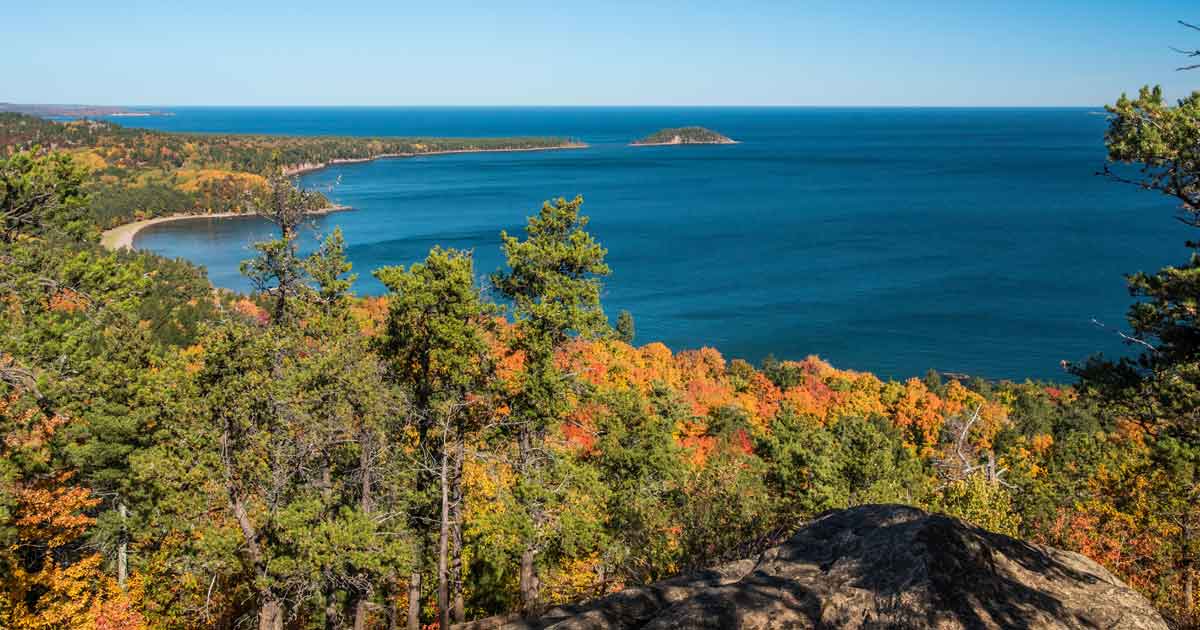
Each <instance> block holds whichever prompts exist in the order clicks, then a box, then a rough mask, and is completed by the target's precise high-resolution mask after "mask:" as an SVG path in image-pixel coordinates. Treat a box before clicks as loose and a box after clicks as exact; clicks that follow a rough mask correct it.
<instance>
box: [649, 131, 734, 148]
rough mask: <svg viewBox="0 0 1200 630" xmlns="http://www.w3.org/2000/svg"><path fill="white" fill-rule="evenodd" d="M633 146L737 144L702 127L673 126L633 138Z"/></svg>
mask: <svg viewBox="0 0 1200 630" xmlns="http://www.w3.org/2000/svg"><path fill="white" fill-rule="evenodd" d="M630 144H631V145H633V146H657V145H669V144H737V141H736V140H733V139H732V138H728V137H726V136H723V135H721V134H719V133H717V132H715V131H712V130H711V129H705V128H704V127H673V128H669V129H661V130H659V131H656V132H654V133H652V134H650V135H648V136H646V137H645V138H641V139H640V140H634V141H633V142H632V143H630Z"/></svg>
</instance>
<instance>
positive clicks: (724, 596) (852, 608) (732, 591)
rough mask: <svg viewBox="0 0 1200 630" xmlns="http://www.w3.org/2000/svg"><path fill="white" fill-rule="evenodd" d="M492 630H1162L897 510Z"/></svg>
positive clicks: (993, 540)
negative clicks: (738, 629) (1013, 629)
mask: <svg viewBox="0 0 1200 630" xmlns="http://www.w3.org/2000/svg"><path fill="white" fill-rule="evenodd" d="M472 626H474V627H475V628H484V627H488V624H466V625H465V626H464V627H472ZM491 627H502V628H507V629H509V630H518V629H533V628H537V629H543V628H553V629H554V630H583V629H587V630H600V629H617V628H620V629H633V628H637V629H644V630H666V629H668V628H743V629H759V628H763V629H765V628H942V629H958V628H1139V629H1154V630H1166V629H1167V625H1166V623H1165V622H1164V621H1163V619H1162V617H1161V616H1160V615H1159V614H1158V613H1157V612H1156V611H1155V610H1154V608H1153V607H1152V606H1151V605H1150V603H1149V602H1148V601H1146V599H1145V598H1143V597H1142V596H1141V595H1139V594H1138V593H1137V592H1135V591H1134V590H1132V589H1131V588H1129V587H1128V586H1126V585H1125V584H1123V583H1122V582H1121V581H1120V580H1118V579H1117V578H1115V577H1113V576H1112V574H1110V573H1109V572H1108V571H1106V570H1105V569H1104V568H1103V567H1101V566H1100V565H1098V564H1096V563H1095V562H1093V561H1091V560H1089V559H1087V558H1085V557H1083V556H1081V555H1079V554H1076V553H1071V552H1067V551H1060V550H1058V549H1053V548H1050V547H1044V546H1039V545H1034V544H1030V543H1026V542H1022V541H1020V540H1016V539H1013V538H1009V537H1007V536H1003V535H1000V534H995V533H991V532H988V531H985V530H982V529H979V528H977V527H973V526H971V525H968V524H966V523H964V522H962V521H959V520H957V519H954V518H950V517H946V516H940V515H931V514H927V513H925V512H923V511H921V510H917V509H914V508H910V507H904V506H898V505H869V506H862V507H857V508H852V509H848V510H840V511H837V512H832V513H829V514H826V515H824V516H822V517H820V518H817V519H816V520H814V521H813V522H811V523H809V524H808V525H806V526H805V527H803V528H802V529H801V530H800V531H799V532H797V533H796V534H795V535H794V536H792V537H791V538H790V539H788V540H787V541H786V542H785V543H783V544H781V545H779V546H778V547H774V548H772V549H769V550H767V551H766V552H764V553H763V554H761V555H760V556H758V557H757V558H752V559H746V560H740V561H737V562H732V563H729V564H725V565H722V566H719V567H716V568H713V569H711V570H708V571H704V572H702V573H699V574H696V575H690V576H685V577H680V578H675V579H671V580H667V581H664V582H659V583H657V584H653V585H650V586H645V587H638V588H630V589H626V590H624V591H621V592H619V593H615V594H613V595H609V596H607V597H604V598H601V599H598V600H596V601H593V602H588V603H584V604H579V605H573V606H562V607H558V608H555V609H552V610H550V611H548V612H547V614H546V615H545V616H543V617H542V618H540V619H538V620H536V621H523V620H511V619H506V620H503V621H501V620H494V621H493V622H492V624H491Z"/></svg>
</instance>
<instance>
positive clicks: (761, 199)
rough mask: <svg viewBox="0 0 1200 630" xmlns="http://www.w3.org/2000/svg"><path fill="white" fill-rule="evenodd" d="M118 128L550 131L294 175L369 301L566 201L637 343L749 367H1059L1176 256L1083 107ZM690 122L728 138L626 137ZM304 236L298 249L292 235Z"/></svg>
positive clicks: (371, 111) (453, 113) (245, 226)
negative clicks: (465, 151) (630, 320)
mask: <svg viewBox="0 0 1200 630" xmlns="http://www.w3.org/2000/svg"><path fill="white" fill-rule="evenodd" d="M173 111H176V112H177V115H176V116H174V117H169V118H145V119H129V118H126V119H121V120H120V121H119V122H121V123H122V124H131V125H138V126H146V127H154V128H160V129H167V130H179V131H210V132H253V133H281V134H345V135H439V136H503V135H564V136H571V137H574V138H578V139H581V140H583V141H586V142H587V143H589V144H590V145H591V147H590V148H588V149H583V150H573V151H552V152H544V153H508V154H474V155H447V156H434V157H425V158H413V159H396V160H380V161H376V162H372V163H366V164H355V165H346V166H341V167H337V168H331V169H327V170H324V171H320V172H317V173H312V174H309V175H306V176H304V177H303V178H302V184H303V185H304V186H306V187H313V188H319V189H321V190H326V189H327V187H328V186H330V185H331V184H333V183H334V182H335V181H337V180H338V179H339V178H340V182H341V183H340V185H337V186H336V187H335V188H334V189H333V191H332V192H331V193H329V196H330V197H332V198H333V199H334V200H336V201H337V202H339V203H343V204H347V205H350V206H352V207H354V208H355V210H354V211H352V212H345V213H339V214H334V215H329V216H325V217H321V218H319V219H316V220H315V222H314V223H315V227H314V230H315V232H316V233H328V232H329V231H330V230H332V229H333V227H334V226H341V228H342V230H343V232H344V233H345V237H346V241H347V244H348V253H349V257H350V259H351V261H352V262H353V263H354V268H355V271H356V272H357V273H358V274H359V279H358V282H357V283H356V285H355V286H356V290H357V291H358V292H360V293H365V294H374V293H378V292H380V291H381V290H382V287H381V286H380V285H379V284H378V282H376V281H375V280H374V278H372V277H371V275H370V271H371V270H372V269H374V268H376V267H380V266H383V265H392V264H409V263H412V262H414V261H417V260H420V259H422V258H423V257H424V255H425V253H426V252H427V251H428V250H429V248H430V247H431V246H433V245H435V244H440V245H443V246H446V247H458V248H469V249H473V250H474V251H475V256H476V263H477V269H478V272H479V273H480V275H481V276H482V275H484V274H487V273H489V272H491V271H494V270H495V269H497V268H499V267H500V266H501V264H502V257H501V255H500V250H499V232H500V230H501V229H507V230H509V231H510V232H513V231H519V230H520V229H521V227H522V225H523V223H524V219H525V217H526V216H528V215H530V214H532V213H533V212H535V211H536V210H537V208H538V207H539V206H540V204H541V202H542V201H543V200H545V199H549V198H552V197H558V196H567V197H571V196H574V195H575V194H582V195H583V196H584V198H585V203H584V211H585V213H586V214H587V215H589V216H590V217H591V224H590V226H589V229H590V230H591V231H592V232H593V233H594V234H595V235H596V237H597V238H598V239H599V240H600V241H601V242H602V243H603V244H604V245H605V246H606V247H607V248H608V251H609V257H608V260H609V262H610V264H611V266H612V268H613V275H612V276H611V277H610V278H609V279H608V280H607V282H606V285H605V286H606V289H605V292H604V303H605V308H606V310H607V312H608V313H609V315H610V317H612V318H613V319H614V320H615V317H616V313H617V312H618V311H619V310H620V309H628V310H629V311H631V312H632V313H633V314H634V317H635V320H636V324H637V341H638V343H645V342H650V341H662V342H664V343H666V344H667V345H668V346H670V347H672V348H673V349H684V348H695V347H700V346H713V347H716V348H718V349H719V350H721V351H722V352H723V353H724V354H725V355H726V356H727V357H742V358H746V359H749V360H751V361H756V362H757V361H758V360H761V359H762V358H763V357H764V356H766V355H767V354H768V353H773V354H774V355H776V356H777V357H780V358H802V357H804V356H806V355H809V354H819V355H821V356H822V357H824V358H826V359H828V360H829V361H831V362H832V363H834V365H836V366H838V367H844V368H852V369H859V370H870V371H874V372H876V373H878V374H880V375H883V376H889V377H905V376H912V375H919V374H922V373H923V372H924V371H925V370H927V369H929V368H935V369H938V370H943V371H953V372H965V373H969V374H975V375H980V376H985V377H991V378H1025V377H1033V378H1051V379H1064V378H1066V376H1065V374H1064V373H1063V372H1062V369H1061V368H1060V367H1059V363H1060V361H1062V360H1064V359H1066V360H1078V359H1082V358H1084V357H1086V356H1087V355H1089V354H1091V353H1094V352H1097V351H1104V352H1105V353H1107V354H1114V353H1120V352H1122V351H1123V349H1124V346H1123V345H1122V344H1121V343H1120V342H1119V340H1118V339H1117V337H1116V335H1115V333H1114V332H1113V331H1112V330H1104V329H1101V328H1099V327H1098V326H1097V325H1096V324H1095V323H1093V320H1094V319H1095V320H1099V321H1101V322H1104V323H1105V324H1107V325H1109V326H1110V327H1112V326H1119V325H1121V324H1122V323H1123V315H1124V312H1125V309H1126V307H1127V306H1128V304H1129V302H1130V298H1129V296H1128V294H1127V293H1126V291H1125V289H1124V281H1123V278H1122V275H1123V274H1125V273H1128V272H1132V271H1137V270H1152V269H1157V268H1158V267H1160V266H1162V265H1164V264H1168V263H1179V262H1182V261H1184V260H1185V257H1186V255H1187V254H1188V252H1187V251H1186V250H1185V249H1184V248H1183V247H1182V243H1183V241H1184V240H1185V239H1186V238H1187V237H1188V235H1187V234H1186V232H1185V230H1184V228H1183V227H1182V226H1181V225H1180V224H1178V222H1176V221H1174V219H1173V218H1172V217H1173V206H1172V204H1171V203H1170V202H1169V201H1168V200H1166V199H1164V198H1160V197H1159V196H1156V195H1154V194H1152V193H1147V192H1141V191H1137V190H1135V189H1132V188H1128V187H1123V186H1119V185H1117V184H1113V183H1109V182H1106V181H1104V180H1103V179H1101V178H1099V177H1096V176H1095V175H1094V173H1095V172H1096V171H1097V170H1098V169H1099V168H1100V167H1101V166H1102V164H1103V160H1104V147H1103V141H1102V139H1103V132H1104V128H1105V120H1104V118H1103V116H1100V115H1097V114H1096V112H1097V111H1098V110H1096V109H1029V110H1026V109H810V108H769V109H766V108H764V109H754V108H693V109H681V108H184V109H175V110H173ZM690 124H696V125H703V126H705V127H709V128H711V129H714V130H716V131H719V132H721V133H724V134H726V135H728V136H730V137H733V138H735V139H737V140H739V141H741V144H737V145H721V146H682V147H643V148H636V147H629V146H626V143H628V142H629V141H630V140H632V139H634V138H636V137H639V136H642V135H645V134H648V133H650V132H652V131H655V130H657V129H659V128H662V127H668V126H681V125H690ZM268 234H269V226H267V225H266V224H265V223H263V222H262V221H260V220H258V219H231V220H207V221H189V222H178V223H171V224H164V225H160V226H155V227H153V228H150V229H147V230H145V231H143V232H142V233H141V235H140V236H139V238H138V239H137V240H136V245H137V246H138V247H141V248H147V249H150V250H153V251H156V252H159V253H162V254H164V255H167V256H182V257H184V258H187V259H189V260H192V261H194V262H196V263H199V264H201V265H204V266H205V267H207V269H208V272H209V276H210V277H211V278H212V280H213V282H214V283H215V284H217V285H219V286H223V287H229V288H234V289H243V290H244V289H248V287H249V285H248V283H247V282H246V281H245V279H244V278H242V277H241V276H239V274H238V271H237V268H238V263H239V261H241V260H242V259H245V258H248V257H249V256H250V251H249V244H250V243H251V242H253V241H254V240H256V239H262V238H265V237H266V236H267V235H268ZM310 243H311V241H310Z"/></svg>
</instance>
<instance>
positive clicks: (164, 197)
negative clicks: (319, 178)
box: [0, 107, 587, 245]
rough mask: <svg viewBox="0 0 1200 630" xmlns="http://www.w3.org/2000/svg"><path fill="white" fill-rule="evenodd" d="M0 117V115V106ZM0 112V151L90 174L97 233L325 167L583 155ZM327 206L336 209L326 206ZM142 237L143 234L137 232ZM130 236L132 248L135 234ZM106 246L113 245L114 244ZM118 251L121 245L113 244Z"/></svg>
mask: <svg viewBox="0 0 1200 630" xmlns="http://www.w3.org/2000/svg"><path fill="white" fill-rule="evenodd" d="M0 110H3V107H0ZM37 111H40V112H41V113H42V116H36V115H31V114H28V113H18V112H4V111H0V146H17V147H21V146H40V147H42V150H53V151H59V152H61V153H63V154H66V155H68V156H70V158H71V160H72V161H73V162H75V163H76V165H78V167H79V168H81V169H83V170H84V171H86V172H87V173H88V174H89V177H88V178H87V182H88V183H87V191H86V192H87V193H88V194H89V195H90V197H91V200H92V204H91V213H92V219H93V220H94V222H95V223H96V224H97V225H98V226H99V227H100V228H101V229H105V230H108V229H112V228H117V227H118V226H124V225H128V224H139V225H141V226H142V227H144V225H145V224H144V223H142V222H144V221H146V220H149V219H156V218H159V217H179V216H192V215H196V216H205V217H222V216H235V215H239V214H244V213H245V212H247V208H246V207H245V205H246V203H245V202H246V200H247V199H248V198H250V197H251V196H253V195H254V194H256V193H257V192H260V191H262V190H263V189H264V187H265V186H266V177H267V176H268V175H270V174H272V173H278V172H279V171H281V170H282V171H283V173H284V174H285V175H287V176H289V177H293V176H297V175H300V174H303V173H308V172H311V171H315V170H319V169H321V168H325V167H327V166H333V165H338V164H349V163H354V162H367V161H371V160H376V159H383V158H406V157H418V156H427V155H444V154H450V153H483V152H509V151H545V150H558V149H581V148H585V147H587V145H586V144H584V143H582V142H579V141H576V140H573V139H570V138H566V137H547V136H529V137H492V138H487V137H484V138H437V137H399V136H392V137H356V136H276V135H252V134H206V133H176V132H165V131H155V130H150V129H140V128H135V127H126V126H122V125H118V124H116V123H113V122H110V121H104V120H94V119H86V120H65V121H63V120H51V119H48V118H46V117H44V116H49V115H53V114H54V113H55V112H53V111H44V110H37ZM325 205H326V206H330V207H332V206H333V205H334V204H332V203H330V202H328V200H326V204H325ZM139 229H140V228H139ZM135 232H136V229H134V232H130V233H129V235H128V240H129V243H132V234H133V233H135ZM110 238H116V237H115V236H111V237H110ZM113 242H114V243H117V245H123V244H125V241H124V239H121V240H120V241H119V242H118V241H113Z"/></svg>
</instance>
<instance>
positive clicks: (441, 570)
mask: <svg viewBox="0 0 1200 630" xmlns="http://www.w3.org/2000/svg"><path fill="white" fill-rule="evenodd" d="M447 422H448V421H447ZM447 433H449V428H448V427H446V428H445V429H443V431H442V448H441V453H440V459H441V460H442V461H441V464H440V466H438V482H439V485H440V486H441V488H440V489H441V513H440V517H441V518H440V519H439V520H440V521H441V522H440V523H439V527H438V598H437V601H438V622H439V623H440V626H439V627H441V628H449V627H450V574H449V571H448V568H449V562H448V557H449V551H450V454H449V453H447V452H446V451H447V448H446V447H447V446H448V444H447V439H446V438H447Z"/></svg>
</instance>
